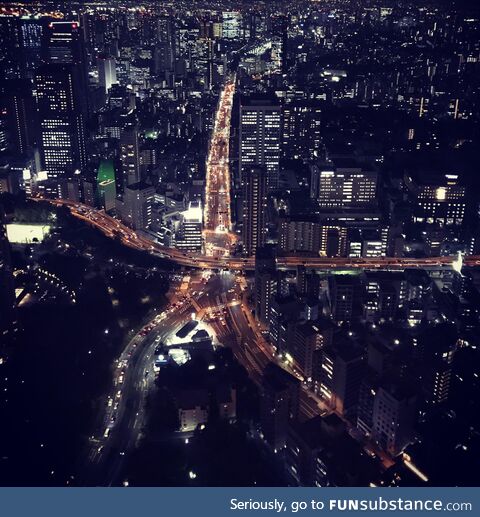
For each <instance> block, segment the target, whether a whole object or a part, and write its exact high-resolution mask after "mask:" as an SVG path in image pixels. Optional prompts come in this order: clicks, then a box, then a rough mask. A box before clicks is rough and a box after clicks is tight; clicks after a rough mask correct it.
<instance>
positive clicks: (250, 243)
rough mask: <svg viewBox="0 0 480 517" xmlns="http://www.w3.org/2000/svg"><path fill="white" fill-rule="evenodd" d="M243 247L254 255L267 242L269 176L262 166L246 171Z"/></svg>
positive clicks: (248, 253)
mask: <svg viewBox="0 0 480 517" xmlns="http://www.w3.org/2000/svg"><path fill="white" fill-rule="evenodd" d="M243 204H244V209H243V247H244V252H245V254H246V255H249V256H251V255H254V254H255V251H256V249H257V248H258V247H261V246H263V245H264V244H265V234H266V214H265V212H266V209H267V176H266V172H265V169H264V168H262V167H250V168H249V169H247V170H246V171H245V177H244V183H243Z"/></svg>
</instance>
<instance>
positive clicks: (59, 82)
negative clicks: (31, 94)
mask: <svg viewBox="0 0 480 517" xmlns="http://www.w3.org/2000/svg"><path fill="white" fill-rule="evenodd" d="M77 79H78V75H77V69H76V67H75V66H73V65H64V64H49V65H44V66H41V67H40V68H39V69H38V70H37V72H36V74H35V94H36V103H37V114H38V120H39V130H40V148H41V155H42V161H43V167H44V169H45V171H46V172H47V174H48V177H49V178H54V179H58V178H65V177H68V176H70V175H72V174H73V173H74V172H75V171H76V170H80V171H81V170H82V169H83V168H84V167H85V165H86V149H85V111H84V109H83V107H84V106H83V104H84V103H83V100H82V98H81V95H82V92H81V90H80V89H78V88H77V86H78V85H79V83H78V82H77Z"/></svg>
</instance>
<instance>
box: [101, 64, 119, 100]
mask: <svg viewBox="0 0 480 517" xmlns="http://www.w3.org/2000/svg"><path fill="white" fill-rule="evenodd" d="M97 68H98V82H99V83H100V86H101V87H102V88H103V90H104V92H105V93H107V92H108V90H109V89H110V87H111V86H112V84H116V83H117V69H116V65H115V59H114V58H113V57H107V56H99V58H98V59H97Z"/></svg>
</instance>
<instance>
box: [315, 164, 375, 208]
mask: <svg viewBox="0 0 480 517" xmlns="http://www.w3.org/2000/svg"><path fill="white" fill-rule="evenodd" d="M348 161H349V160H348V159H347V160H345V163H344V164H342V165H341V166H340V165H339V166H334V165H319V164H315V165H312V167H311V183H310V195H311V197H312V199H316V200H317V201H318V204H319V207H320V208H322V209H344V208H367V207H373V206H375V205H376V197H377V173H376V172H375V171H366V170H363V168H362V167H360V166H358V164H356V163H348ZM337 162H338V163H341V161H340V160H337Z"/></svg>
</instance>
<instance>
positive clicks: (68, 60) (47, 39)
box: [43, 21, 85, 68]
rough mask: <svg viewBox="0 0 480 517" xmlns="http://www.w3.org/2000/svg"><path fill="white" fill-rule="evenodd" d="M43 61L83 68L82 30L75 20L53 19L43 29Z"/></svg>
mask: <svg viewBox="0 0 480 517" xmlns="http://www.w3.org/2000/svg"><path fill="white" fill-rule="evenodd" d="M43 52H44V61H45V62H47V63H52V64H63V65H65V64H69V65H71V64H74V65H78V66H80V67H82V68H85V45H84V41H83V31H82V29H81V27H80V24H79V23H78V22H76V21H53V22H50V23H49V24H48V25H47V27H46V28H45V31H44V51H43Z"/></svg>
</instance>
